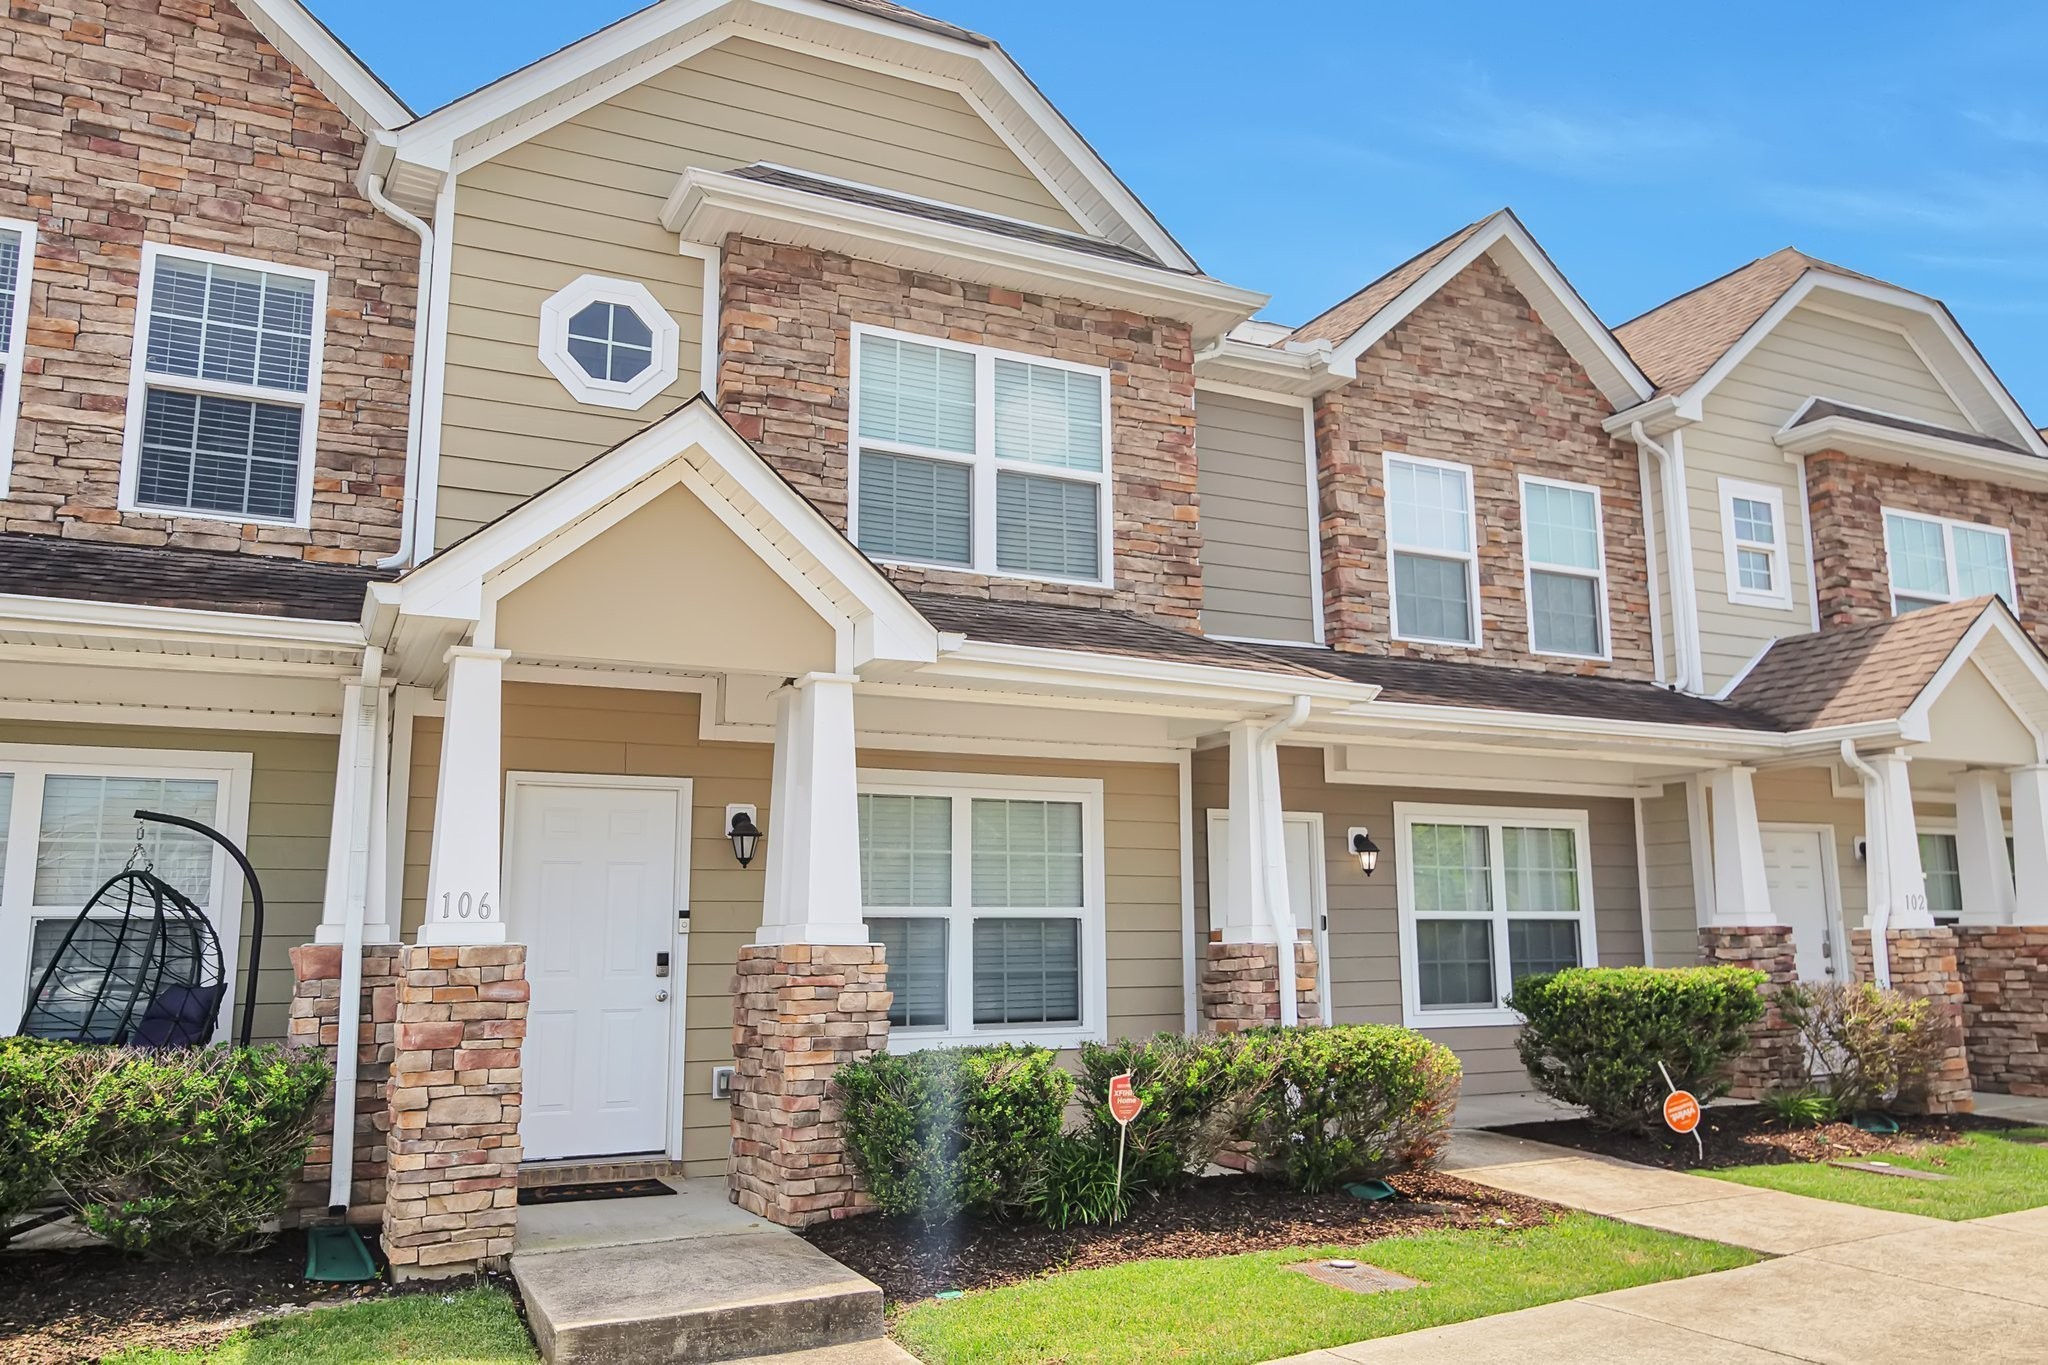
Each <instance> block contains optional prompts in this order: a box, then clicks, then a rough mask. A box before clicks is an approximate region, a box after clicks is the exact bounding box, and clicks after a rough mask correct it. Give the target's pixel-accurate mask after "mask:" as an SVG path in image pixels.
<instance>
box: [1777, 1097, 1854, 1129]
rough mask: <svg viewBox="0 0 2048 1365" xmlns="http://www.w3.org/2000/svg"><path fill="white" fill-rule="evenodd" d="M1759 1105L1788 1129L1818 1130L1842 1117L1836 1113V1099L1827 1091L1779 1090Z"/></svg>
mask: <svg viewBox="0 0 2048 1365" xmlns="http://www.w3.org/2000/svg"><path fill="white" fill-rule="evenodd" d="M1759 1103H1760V1104H1762V1105H1763V1107H1764V1109H1765V1110H1766V1111H1767V1112H1769V1114H1770V1116H1771V1117H1772V1118H1774V1119H1776V1120H1777V1121H1778V1122H1780V1123H1782V1124H1784V1125H1785V1126H1786V1127H1787V1128H1818V1127H1820V1126H1821V1125H1822V1124H1823V1123H1833V1122H1834V1121H1835V1120H1836V1119H1838V1118H1840V1117H1841V1115H1840V1114H1839V1113H1837V1112H1836V1106H1835V1097H1834V1096H1833V1095H1830V1094H1828V1093H1827V1092H1826V1091H1825V1090H1813V1089H1807V1088H1802V1089H1799V1090H1777V1091H1773V1092H1772V1093H1771V1094H1768V1095H1766V1096H1764V1097H1763V1099H1762V1100H1760V1101H1759Z"/></svg>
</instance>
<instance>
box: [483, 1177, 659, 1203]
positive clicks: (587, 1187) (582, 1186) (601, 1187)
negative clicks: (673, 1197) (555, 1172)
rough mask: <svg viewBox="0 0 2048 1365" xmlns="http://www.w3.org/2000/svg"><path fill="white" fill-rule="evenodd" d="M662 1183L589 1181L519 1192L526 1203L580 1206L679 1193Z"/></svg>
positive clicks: (656, 1181)
mask: <svg viewBox="0 0 2048 1365" xmlns="http://www.w3.org/2000/svg"><path fill="white" fill-rule="evenodd" d="M675 1193H676V1191H675V1190H674V1189H673V1188H671V1187H670V1186H667V1185H664V1184H662V1183H661V1182H660V1181H659V1180H588V1181H583V1182H581V1183H579V1184H574V1185H528V1186H526V1187H525V1188H524V1189H522V1190H520V1191H519V1202H520V1203H522V1204H580V1203H583V1202H585V1201H587V1200H592V1199H647V1198H651V1197H653V1196H654V1195H657V1194H675Z"/></svg>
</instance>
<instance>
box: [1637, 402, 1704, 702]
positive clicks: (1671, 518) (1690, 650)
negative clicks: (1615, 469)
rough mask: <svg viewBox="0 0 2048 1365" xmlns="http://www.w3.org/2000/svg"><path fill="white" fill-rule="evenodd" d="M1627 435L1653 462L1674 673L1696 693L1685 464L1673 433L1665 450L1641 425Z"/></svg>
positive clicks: (1700, 676)
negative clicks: (1659, 493) (1659, 489)
mask: <svg viewBox="0 0 2048 1365" xmlns="http://www.w3.org/2000/svg"><path fill="white" fill-rule="evenodd" d="M1628 433H1629V435H1630V436H1631V437H1632V438H1633V439H1634V440H1635V443H1636V446H1637V448H1638V449H1640V450H1647V451H1648V452H1650V454H1651V455H1652V456H1653V457H1654V458H1655V459H1656V461H1657V475H1658V479H1659V480H1660V482H1661V483H1662V486H1663V492H1664V498H1663V502H1664V533H1665V534H1664V540H1665V547H1664V548H1665V553H1666V554H1667V555H1668V556H1669V557H1670V564H1671V625H1672V629H1673V630H1674V632H1675V633H1676V634H1677V636H1678V638H1677V639H1676V640H1675V641H1673V642H1672V643H1673V644H1674V645H1675V646H1676V648H1675V650H1674V652H1675V653H1676V654H1677V656H1678V657H1677V658H1676V659H1675V660H1674V661H1673V663H1674V672H1675V674H1676V681H1677V683H1678V686H1679V687H1680V688H1682V689H1683V690H1685V691H1688V692H1699V691H1701V690H1703V689H1704V688H1705V687H1706V668H1705V666H1704V664H1703V663H1702V661H1701V659H1700V635H1699V599H1698V594H1697V593H1696V592H1695V591H1694V587H1693V574H1692V526H1691V523H1690V521H1689V520H1688V515H1687V512H1686V497H1685V488H1684V482H1685V461H1684V457H1683V456H1682V455H1681V454H1679V453H1678V451H1679V449H1680V447H1679V438H1678V435H1677V433H1675V432H1674V433H1673V434H1672V441H1671V444H1672V449H1669V450H1667V449H1665V448H1664V447H1663V446H1661V445H1659V444H1658V443H1657V442H1656V441H1655V440H1653V439H1652V438H1651V436H1650V434H1649V433H1648V432H1647V431H1644V430H1643V424H1642V423H1641V422H1631V423H1629V428H1628ZM1652 576H1653V577H1654V572H1653V575H1652Z"/></svg>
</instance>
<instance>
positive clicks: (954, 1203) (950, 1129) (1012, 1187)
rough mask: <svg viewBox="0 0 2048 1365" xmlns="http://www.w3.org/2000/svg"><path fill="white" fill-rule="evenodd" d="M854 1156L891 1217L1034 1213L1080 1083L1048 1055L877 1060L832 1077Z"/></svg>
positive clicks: (1015, 1052)
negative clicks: (1038, 1186)
mask: <svg viewBox="0 0 2048 1365" xmlns="http://www.w3.org/2000/svg"><path fill="white" fill-rule="evenodd" d="M833 1083H834V1085H835V1086H836V1087H837V1088H838V1092H839V1097H840V1101H841V1105H842V1108H843V1111H844V1115H845V1133H846V1142H847V1148H848V1151H849V1153H850V1155H851V1156H852V1159H853V1164H854V1169H855V1170H857V1171H858V1172H859V1173H860V1176H861V1179H862V1180H863V1181H864V1182H865V1183H866V1185H867V1190H868V1193H869V1195H871V1196H872V1197H873V1198H874V1201H875V1202H876V1203H877V1204H878V1205H880V1206H881V1208H882V1209H883V1211H884V1212H887V1213H892V1214H910V1215H915V1216H916V1217H918V1218H921V1219H924V1220H925V1221H927V1222H944V1221H945V1220H947V1219H949V1218H952V1217H955V1216H957V1215H958V1214H960V1213H961V1212H963V1211H964V1210H967V1209H970V1208H974V1209H984V1210H990V1211H997V1210H1002V1209H1006V1208H1010V1207H1013V1206H1018V1205H1023V1204H1026V1203H1027V1202H1028V1201H1029V1200H1030V1198H1031V1189H1032V1185H1033V1181H1034V1179H1035V1178H1036V1176H1037V1175H1038V1172H1039V1166H1040V1163H1041V1162H1042V1161H1043V1159H1044V1154H1045V1152H1046V1150H1047V1149H1048V1148H1049V1147H1050V1146H1051V1145H1052V1144H1053V1142H1054V1140H1055V1139H1057V1138H1058V1137H1059V1134H1060V1122H1061V1119H1062V1116H1063V1115H1064V1113H1065V1111H1066V1106H1067V1101H1068V1100H1070V1099H1071V1098H1072V1097H1073V1093H1074V1082H1073V1078H1072V1077H1071V1076H1069V1075H1068V1074H1067V1073H1066V1072H1064V1071H1062V1070H1061V1069H1060V1067H1059V1064H1058V1061H1057V1060H1056V1058H1055V1057H1054V1055H1053V1054H1052V1053H1051V1052H1049V1051H1047V1050H1046V1049H1044V1048H1022V1047H1007V1046H1005V1047H989V1048H934V1049H931V1050H929V1051H925V1052H912V1053H901V1054H896V1053H878V1054H876V1055H875V1056H873V1057H870V1058H867V1059H865V1060H862V1061H857V1062H849V1063H847V1064H846V1065H845V1066H842V1067H840V1068H839V1071H838V1074H837V1075H836V1076H835V1077H834V1081H833Z"/></svg>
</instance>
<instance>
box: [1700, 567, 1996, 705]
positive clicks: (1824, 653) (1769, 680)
mask: <svg viewBox="0 0 2048 1365" xmlns="http://www.w3.org/2000/svg"><path fill="white" fill-rule="evenodd" d="M2005 610H2006V608H2005V605H2004V603H2002V602H2000V601H1999V600H1998V599H1997V598H1983V597H1978V598H1971V599H1969V600H1966V601H1962V602H1950V603H1948V604H1946V605H1944V606H1939V607H1928V608H1925V609H1923V610H1921V611H1912V612H1907V613H1906V614H1905V615H1904V616H1894V617H1890V618H1888V619H1886V620H1883V621H1872V622H1870V623H1869V624H1867V625H1860V626H1844V627H1840V628H1837V629H1830V630H1823V631H1818V632H1815V633H1813V634H1810V635H1794V636H1790V637H1788V638H1785V639H1781V640H1777V641H1774V642H1773V643H1772V644H1771V646H1770V647H1769V648H1768V649H1766V650H1765V651H1764V653H1763V655H1762V657H1760V658H1759V659H1758V660H1757V661H1756V662H1755V663H1754V664H1753V665H1752V666H1751V667H1750V669H1749V671H1748V672H1747V673H1746V674H1744V675H1743V677H1742V679H1741V681H1739V682H1738V683H1737V684H1736V685H1735V687H1734V688H1733V689H1732V690H1731V691H1730V692H1729V693H1728V700H1729V701H1730V702H1733V703H1734V704H1735V705H1737V706H1740V707H1743V708H1744V709H1746V710H1750V711H1755V712H1759V713H1761V714H1763V715H1766V716H1769V717H1770V718H1771V719H1772V720H1773V721H1775V722H1776V723H1777V724H1778V725H1779V726H1780V727H1781V728H1783V729H1786V730H1812V729H1818V728H1820V727H1823V726H1829V725H1855V724H1858V723H1861V722H1864V721H1885V720H1896V719H1898V718H1899V717H1901V716H1903V715H1904V714H1905V713H1906V711H1907V710H1909V709H1910V708H1911V707H1912V705H1913V703H1914V702H1915V701H1917V700H1918V699H1919V697H1920V694H1921V693H1922V692H1923V691H1925V690H1926V688H1927V685H1928V684H1929V683H1930V682H1932V681H1933V680H1934V677H1935V675H1936V674H1937V673H1939V672H1940V671H1941V668H1942V665H1943V664H1945V663H1947V662H1948V659H1949V656H1950V655H1952V654H1954V653H1955V651H1956V647H1957V646H1958V645H1960V644H1961V643H1962V641H1963V637H1964V636H1965V635H1967V634H1968V633H1969V631H1970V628H1971V627H1972V626H1974V625H1975V624H1976V623H1977V621H1978V620H1979V618H1981V617H1982V616H1983V615H1984V614H1985V613H1986V612H1987V611H1999V612H2003V611H2005Z"/></svg>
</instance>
